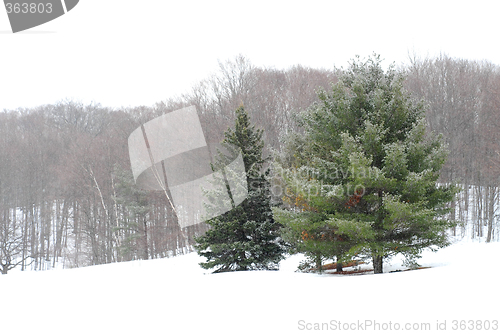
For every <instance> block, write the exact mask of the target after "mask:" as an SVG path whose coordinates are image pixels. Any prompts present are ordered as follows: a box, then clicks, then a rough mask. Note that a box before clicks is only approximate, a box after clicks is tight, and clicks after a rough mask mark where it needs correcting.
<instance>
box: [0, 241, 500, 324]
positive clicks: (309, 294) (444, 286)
mask: <svg viewBox="0 0 500 334" xmlns="http://www.w3.org/2000/svg"><path fill="white" fill-rule="evenodd" d="M499 254H500V243H490V244H486V243H484V242H477V241H476V242H464V241H460V242H456V243H455V244H453V245H452V246H450V247H448V248H444V249H442V250H440V251H438V252H436V253H432V252H425V253H424V254H423V255H424V256H423V258H422V259H421V260H420V261H419V264H421V265H422V266H430V267H432V268H430V269H421V270H414V271H406V272H396V273H389V271H393V270H398V269H404V268H403V267H402V266H401V259H397V258H396V259H393V260H392V261H391V262H390V263H388V264H386V265H385V266H384V272H385V273H384V274H381V275H373V274H365V275H358V276H352V275H351V276H339V275H331V274H323V275H318V274H305V273H296V272H294V271H295V269H296V267H297V265H298V263H299V261H300V260H301V257H300V256H293V257H290V258H288V259H287V260H285V261H283V262H282V265H281V269H280V271H277V272H263V271H261V272H238V273H224V274H213V275H209V274H208V272H207V271H205V270H203V269H201V268H200V267H199V266H198V265H197V263H198V262H200V261H202V258H200V257H199V256H198V255H197V254H196V253H191V254H188V255H184V256H179V257H174V258H169V259H160V260H149V261H135V262H128V263H114V264H108V265H100V266H94V267H87V268H80V269H65V270H52V271H41V272H20V271H12V272H10V273H9V274H8V275H3V276H0V288H1V293H0V333H110V334H111V333H304V332H313V333H318V332H329V333H335V332H341V333H342V332H347V333H372V332H393V333H400V332H408V331H411V332H418V333H420V332H425V333H447V332H449V333H452V332H453V333H457V332H459V333H468V332H469V333H483V332H487V333H489V332H500V328H499V327H500V311H499V310H500V307H499V301H500V298H499V297H500V293H499V289H500V280H499V279H500V275H499V273H500V270H499V264H498V259H499V256H498V255H499ZM472 320H473V321H474V322H470V321H472ZM495 321H496V322H495ZM495 323H496V324H497V325H496V328H497V329H496V330H493V329H494V328H495ZM472 326H474V327H472ZM487 326H488V327H489V328H490V329H489V330H485V328H486V327H487ZM479 327H481V330H478V328H479ZM468 328H474V329H475V330H468ZM391 329H392V330H391ZM454 329H456V330H454ZM460 329H464V330H460Z"/></svg>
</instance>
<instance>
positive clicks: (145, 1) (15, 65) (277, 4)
mask: <svg viewBox="0 0 500 334" xmlns="http://www.w3.org/2000/svg"><path fill="white" fill-rule="evenodd" d="M28 2H29V1H28ZM499 9H500V1H496V0H492V1H480V0H479V1H478V0H475V1H467V2H465V1H458V0H454V1H439V0H432V1H402V0H400V1H375V0H373V1H315V0H307V1H306V0H304V1H292V0H287V1H273V0H266V1H256V0H253V1H239V0H230V1H212V0H198V1H189V0H188V1H186V0H169V1H167V0H134V1H132V0H80V3H79V4H78V5H77V6H76V7H75V8H74V9H73V10H72V11H70V12H68V13H67V14H66V15H64V16H62V17H60V18H58V19H56V20H54V21H51V22H49V23H46V24H44V25H41V26H39V27H35V28H33V29H30V30H28V31H26V32H21V33H17V34H12V32H11V31H10V25H9V21H8V17H7V14H6V11H5V9H4V8H2V7H0V111H1V110H3V109H4V108H6V109H14V108H17V107H33V106H36V105H40V104H46V103H55V102H57V101H61V100H64V99H73V100H77V101H82V102H84V103H88V102H90V101H94V102H99V103H101V104H102V105H104V106H110V107H120V106H138V105H153V104H154V103H155V102H158V101H162V100H165V99H167V98H169V97H174V96H176V95H179V94H182V93H185V92H187V91H189V89H190V88H191V87H192V86H193V85H194V84H195V83H196V82H198V81H200V80H202V79H203V78H206V77H207V76H208V75H209V74H210V73H213V72H215V71H216V70H217V66H218V64H217V62H218V60H222V61H224V60H227V59H233V58H234V57H235V56H237V55H238V54H243V55H244V56H246V57H247V58H248V59H249V60H250V61H251V62H252V63H253V64H254V65H258V66H266V67H275V68H287V67H289V66H292V65H296V64H301V65H304V66H311V67H323V68H333V67H334V66H337V67H340V66H345V65H346V64H347V62H348V61H349V59H351V58H353V57H354V56H355V55H360V56H368V55H370V54H371V53H372V52H376V53H379V54H380V55H381V56H382V57H383V58H384V59H386V60H387V62H393V61H395V62H396V63H398V64H399V63H401V62H406V61H407V59H408V53H416V54H417V55H420V56H422V57H425V56H435V55H438V54H439V53H446V54H448V55H449V56H452V57H459V58H467V59H476V60H483V59H485V60H489V61H491V62H493V63H495V64H497V65H500V43H499V40H500V38H499V35H500V25H499V19H498V15H499V13H500V11H499Z"/></svg>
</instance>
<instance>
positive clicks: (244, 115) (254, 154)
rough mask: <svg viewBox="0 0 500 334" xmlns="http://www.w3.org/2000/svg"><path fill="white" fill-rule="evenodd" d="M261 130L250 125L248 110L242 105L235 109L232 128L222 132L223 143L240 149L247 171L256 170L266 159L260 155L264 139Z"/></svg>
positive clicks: (258, 169)
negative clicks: (234, 119)
mask: <svg viewBox="0 0 500 334" xmlns="http://www.w3.org/2000/svg"><path fill="white" fill-rule="evenodd" d="M262 135H263V130H261V129H256V128H255V125H251V123H250V118H249V116H248V112H247V111H246V110H245V108H244V107H243V105H241V106H240V107H239V108H238V109H236V121H235V126H234V129H232V128H229V129H228V130H226V131H225V132H224V140H223V143H226V144H231V145H234V146H236V147H239V148H240V149H241V153H242V156H243V162H244V164H245V169H246V170H247V171H255V172H258V171H260V169H261V168H262V165H263V164H264V162H265V161H266V160H265V159H264V158H263V157H262V150H263V148H264V140H263V138H262Z"/></svg>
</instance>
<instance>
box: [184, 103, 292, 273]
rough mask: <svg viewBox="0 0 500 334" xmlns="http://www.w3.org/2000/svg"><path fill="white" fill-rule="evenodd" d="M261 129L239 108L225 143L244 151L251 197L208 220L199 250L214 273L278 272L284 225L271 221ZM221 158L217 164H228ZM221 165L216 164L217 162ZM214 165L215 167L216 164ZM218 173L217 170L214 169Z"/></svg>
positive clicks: (268, 187) (198, 243) (282, 248)
mask: <svg viewBox="0 0 500 334" xmlns="http://www.w3.org/2000/svg"><path fill="white" fill-rule="evenodd" d="M262 134H263V131H262V130H260V129H255V126H252V125H251V124H250V120H249V116H248V114H247V112H246V111H245V109H244V108H243V106H241V107H240V108H238V109H237V110H236V122H235V127H234V129H228V130H227V131H226V132H225V133H224V135H225V138H224V140H223V144H229V145H231V146H234V147H237V148H239V149H240V150H241V154H242V157H243V162H244V166H245V171H246V181H247V186H248V196H247V197H246V199H245V200H244V201H243V202H242V203H240V204H239V205H238V206H236V207H233V209H232V210H230V211H228V212H226V213H224V214H222V215H220V216H218V217H216V218H212V219H210V220H208V221H207V224H208V225H209V226H210V229H209V230H208V231H207V232H206V233H205V235H203V236H201V237H198V238H196V242H197V245H195V246H194V247H195V249H196V250H197V252H198V254H200V255H201V256H204V257H205V258H206V262H203V263H200V265H201V267H203V268H205V269H212V268H215V271H214V272H216V273H218V272H227V271H243V270H262V269H265V270H275V269H277V268H278V264H279V261H281V260H282V259H283V253H284V243H283V241H282V239H281V238H280V234H279V229H280V227H281V225H280V224H279V223H277V222H276V221H275V220H274V219H273V215H272V210H271V192H270V184H269V181H268V180H267V176H268V174H269V169H267V168H266V169H264V170H263V167H264V163H265V159H264V158H263V157H262V150H263V147H264V141H263V139H262ZM224 160H226V159H225V158H224V157H223V156H219V157H218V163H219V164H220V163H221V162H222V163H224V162H225V161H224ZM216 164H217V163H216ZM216 164H215V165H216ZM212 169H213V170H214V171H215V169H216V168H215V166H212Z"/></svg>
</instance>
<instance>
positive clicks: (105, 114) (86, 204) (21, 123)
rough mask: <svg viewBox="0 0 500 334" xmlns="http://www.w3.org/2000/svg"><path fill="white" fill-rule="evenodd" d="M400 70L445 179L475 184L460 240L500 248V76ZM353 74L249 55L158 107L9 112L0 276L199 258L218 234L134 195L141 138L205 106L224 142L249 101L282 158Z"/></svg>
mask: <svg viewBox="0 0 500 334" xmlns="http://www.w3.org/2000/svg"><path fill="white" fill-rule="evenodd" d="M398 70H399V71H402V72H404V73H405V75H406V81H405V86H406V88H407V89H408V90H409V91H410V92H411V93H412V94H413V96H414V98H415V99H417V100H424V103H425V104H426V105H427V114H426V116H427V125H428V129H429V130H430V131H434V132H435V133H441V134H442V135H443V136H444V138H445V140H446V142H447V143H448V145H449V150H450V155H449V157H448V160H447V163H446V164H445V167H444V169H443V171H442V175H441V179H440V182H443V183H457V184H460V185H461V186H462V187H463V191H462V193H461V194H460V196H459V197H458V198H457V201H456V202H454V203H453V204H452V209H453V211H452V215H454V217H455V218H456V219H458V220H460V221H462V222H463V223H462V224H461V225H459V227H458V228H456V229H455V230H454V231H451V233H452V234H455V235H462V236H467V237H469V238H476V237H485V238H487V239H489V240H488V241H490V240H499V230H498V228H499V224H498V213H499V212H498V209H499V205H498V204H499V187H498V186H499V185H500V180H499V175H500V67H499V66H497V65H494V64H491V63H488V62H480V61H471V60H464V59H455V58H451V57H448V56H445V55H443V56H440V57H437V58H427V59H420V58H418V57H415V58H412V59H410V60H409V62H408V64H405V65H401V66H399V67H398ZM341 71H342V69H331V70H328V69H313V68H307V67H303V66H295V67H291V68H288V69H285V70H281V69H274V68H262V67H256V66H253V65H252V64H251V62H249V61H248V59H246V58H245V57H243V56H238V57H236V58H235V59H233V60H230V61H226V62H221V63H220V69H219V71H218V72H217V73H215V74H214V75H212V76H210V77H208V78H206V79H205V80H203V81H201V82H199V83H198V84H197V85H195V86H194V87H193V88H192V89H191V91H189V92H187V93H186V94H184V95H182V96H180V97H178V98H175V99H169V100H166V101H163V102H158V103H156V104H155V105H154V106H149V107H147V106H138V107H134V108H125V109H119V108H108V107H104V106H101V105H99V104H90V105H85V104H82V103H79V102H75V101H62V102H59V103H56V104H50V105H42V106H39V107H36V108H29V109H16V110H4V111H2V112H0V250H1V256H0V270H2V271H4V272H5V273H6V272H7V271H8V270H9V269H11V268H13V267H14V266H16V265H18V266H20V267H21V268H22V269H23V270H26V269H33V270H44V269H50V268H52V267H55V266H61V267H66V268H69V267H81V266H88V265H96V264H103V263H110V262H120V261H130V260H135V259H151V258H161V257H167V256H174V255H177V254H183V253H186V252H190V251H191V250H192V245H193V244H194V237H195V236H198V235H200V234H202V233H204V232H205V231H206V229H207V226H206V225H205V224H203V223H202V224H198V225H195V226H190V227H188V228H186V229H181V228H180V227H179V225H178V223H177V220H176V217H175V214H174V212H173V210H172V208H171V207H170V206H169V205H168V202H167V201H166V199H165V196H164V194H163V193H162V192H144V191H141V190H139V189H137V188H136V187H135V186H134V183H133V178H132V173H131V170H130V161H129V155H128V146H127V139H128V136H129V135H130V133H131V132H132V131H133V130H134V129H136V128H137V127H139V126H140V125H141V124H143V123H145V122H147V121H149V120H151V119H153V118H155V117H157V116H160V115H162V114H165V113H168V112H171V111H174V110H177V109H180V108H182V107H187V106H191V105H194V106H196V108H197V110H198V113H199V117H200V120H201V122H202V125H203V127H204V129H205V130H208V133H206V135H207V136H208V137H210V138H211V139H212V140H214V141H220V140H221V139H222V137H223V133H224V131H225V130H226V129H227V128H228V127H230V126H231V125H233V124H234V112H235V110H236V109H237V108H238V107H239V106H240V105H242V104H243V105H244V106H245V109H246V110H247V111H248V113H249V115H250V119H251V121H252V122H253V123H254V124H256V126H257V128H261V129H263V130H264V140H265V144H266V147H265V154H267V155H269V156H272V155H273V154H274V153H275V152H280V150H281V149H282V148H283V144H284V141H283V138H284V136H285V135H286V134H287V133H290V132H298V133H300V131H301V129H300V127H299V126H298V124H297V123H296V121H295V118H294V116H295V115H296V114H298V113H300V112H301V111H302V110H306V109H307V108H308V107H310V106H311V105H312V104H314V103H315V102H316V101H317V100H318V97H317V92H318V89H321V88H323V89H329V88H330V87H331V85H332V83H335V82H336V81H337V77H338V75H339V73H340V72H341ZM145 89H147V88H145ZM137 93H138V94H140V92H137ZM28 98H29V97H28Z"/></svg>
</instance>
